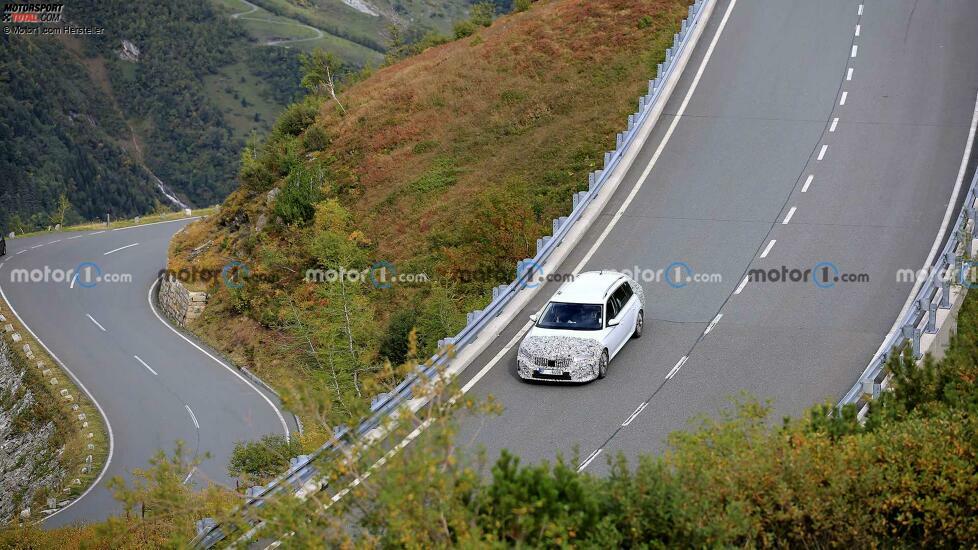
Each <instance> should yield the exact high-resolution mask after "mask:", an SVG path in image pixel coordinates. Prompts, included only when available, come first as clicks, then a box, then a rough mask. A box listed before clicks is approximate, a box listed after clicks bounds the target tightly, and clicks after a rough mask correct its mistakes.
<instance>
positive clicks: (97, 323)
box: [85, 313, 108, 332]
mask: <svg viewBox="0 0 978 550" xmlns="http://www.w3.org/2000/svg"><path fill="white" fill-rule="evenodd" d="M85 316H86V317H88V319H89V320H90V321H91V322H93V323H95V326H97V327H98V328H99V329H101V330H102V332H108V331H107V330H105V327H103V326H102V323H99V322H98V321H96V320H95V317H92V316H91V315H89V314H87V313H86V314H85Z"/></svg>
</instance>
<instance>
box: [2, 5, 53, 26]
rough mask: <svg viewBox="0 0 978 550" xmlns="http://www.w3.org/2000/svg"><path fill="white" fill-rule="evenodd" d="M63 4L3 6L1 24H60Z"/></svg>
mask: <svg viewBox="0 0 978 550" xmlns="http://www.w3.org/2000/svg"><path fill="white" fill-rule="evenodd" d="M64 9H65V5H64V4H54V3H27V4H14V3H8V4H4V5H3V15H2V22H3V23H60V22H61V21H62V19H63V18H64Z"/></svg>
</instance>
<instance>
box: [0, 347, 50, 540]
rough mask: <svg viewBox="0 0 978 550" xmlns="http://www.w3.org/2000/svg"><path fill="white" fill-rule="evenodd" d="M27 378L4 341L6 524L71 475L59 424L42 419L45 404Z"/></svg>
mask: <svg viewBox="0 0 978 550" xmlns="http://www.w3.org/2000/svg"><path fill="white" fill-rule="evenodd" d="M25 374H26V371H25V370H24V369H23V368H20V367H19V366H18V365H17V362H16V361H15V360H14V358H13V352H12V351H11V350H10V348H9V347H7V343H6V342H5V341H2V340H0V525H3V524H6V523H7V522H9V521H10V520H11V519H13V518H14V517H15V516H17V515H20V514H21V513H22V512H24V511H25V510H28V509H29V508H30V506H31V505H32V503H34V502H35V501H36V499H37V498H38V497H39V496H43V495H53V494H55V492H56V491H57V488H58V487H59V486H60V485H61V482H62V481H63V480H64V478H65V475H66V471H65V470H64V467H63V465H62V464H61V449H60V447H59V446H58V445H57V444H56V442H55V441H56V438H55V429H56V428H55V425H54V422H53V421H51V420H50V419H47V420H38V417H37V412H38V410H39V409H40V408H41V406H40V403H38V402H37V399H36V398H35V396H34V393H33V392H32V391H31V390H30V388H28V387H27V385H26V384H25V382H24V377H25ZM28 513H29V512H28Z"/></svg>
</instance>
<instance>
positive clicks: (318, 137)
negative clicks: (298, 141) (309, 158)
mask: <svg viewBox="0 0 978 550" xmlns="http://www.w3.org/2000/svg"><path fill="white" fill-rule="evenodd" d="M329 142H330V138H329V134H327V133H326V130H324V129H323V127H322V126H319V125H317V124H313V125H312V126H310V127H309V128H308V129H307V130H306V131H305V133H303V134H302V148H303V149H305V150H306V151H321V150H323V149H325V148H326V147H328V146H329Z"/></svg>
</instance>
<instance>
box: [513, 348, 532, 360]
mask: <svg viewBox="0 0 978 550" xmlns="http://www.w3.org/2000/svg"><path fill="white" fill-rule="evenodd" d="M516 355H518V356H520V357H521V358H522V359H527V360H529V359H530V358H531V356H530V352H528V351H526V349H524V348H523V346H520V348H519V350H518V351H517V352H516Z"/></svg>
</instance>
